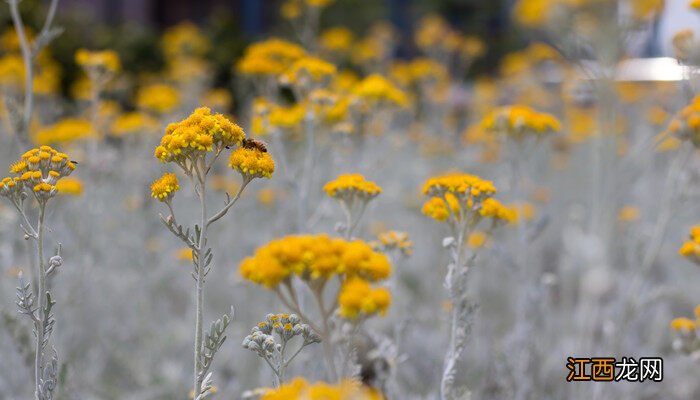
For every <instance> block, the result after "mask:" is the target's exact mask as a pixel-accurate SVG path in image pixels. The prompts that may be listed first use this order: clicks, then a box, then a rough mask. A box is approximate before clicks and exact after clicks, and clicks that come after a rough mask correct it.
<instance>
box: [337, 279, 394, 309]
mask: <svg viewBox="0 0 700 400" xmlns="http://www.w3.org/2000/svg"><path fill="white" fill-rule="evenodd" d="M389 305H391V292H389V290H388V289H386V288H372V287H371V286H370V284H369V282H367V281H366V280H364V279H360V278H351V279H348V280H347V281H345V283H343V285H342V286H341V288H340V293H339V294H338V306H339V313H340V315H341V316H342V317H343V318H347V319H356V318H357V317H359V316H363V317H368V316H371V315H373V314H376V313H379V314H380V315H384V314H385V313H386V310H387V309H388V308H389Z"/></svg>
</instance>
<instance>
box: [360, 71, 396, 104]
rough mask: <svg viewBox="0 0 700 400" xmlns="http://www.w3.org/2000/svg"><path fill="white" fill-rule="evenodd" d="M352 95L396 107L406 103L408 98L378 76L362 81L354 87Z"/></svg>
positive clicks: (373, 75)
mask: <svg viewBox="0 0 700 400" xmlns="http://www.w3.org/2000/svg"><path fill="white" fill-rule="evenodd" d="M353 94H355V95H356V96H358V97H360V98H361V99H364V100H367V101H376V102H388V103H392V104H395V105H398V106H404V105H406V104H407V103H408V98H407V97H406V94H405V93H404V92H403V91H401V89H399V88H397V87H396V86H394V85H393V84H392V83H391V82H389V80H387V79H386V78H384V77H383V76H381V75H378V74H372V75H369V76H368V77H366V78H365V79H363V80H362V81H361V82H360V83H358V84H357V86H355V88H354V90H353Z"/></svg>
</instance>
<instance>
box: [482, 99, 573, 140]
mask: <svg viewBox="0 0 700 400" xmlns="http://www.w3.org/2000/svg"><path fill="white" fill-rule="evenodd" d="M481 125H482V127H483V128H484V129H487V130H491V131H497V132H500V133H505V134H507V135H509V136H511V137H513V138H515V139H516V140H521V139H524V138H525V137H527V136H529V135H530V134H536V135H544V134H547V133H552V132H557V131H559V130H560V129H561V124H560V122H559V120H557V119H556V117H554V116H553V115H551V114H547V113H540V112H537V111H535V110H533V109H532V108H530V107H527V106H521V105H514V106H506V107H499V108H497V109H495V110H493V111H491V112H490V113H488V114H487V115H486V116H485V117H484V119H483V120H482V121H481Z"/></svg>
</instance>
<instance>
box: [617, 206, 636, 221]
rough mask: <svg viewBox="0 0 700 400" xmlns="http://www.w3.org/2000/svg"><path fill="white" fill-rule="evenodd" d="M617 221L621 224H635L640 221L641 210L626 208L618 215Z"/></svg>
mask: <svg viewBox="0 0 700 400" xmlns="http://www.w3.org/2000/svg"><path fill="white" fill-rule="evenodd" d="M617 219H618V220H619V221H621V222H633V221H636V220H638V219H639V208H637V207H634V206H624V207H622V208H621V209H620V212H619V213H618V214H617Z"/></svg>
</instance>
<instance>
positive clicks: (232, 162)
mask: <svg viewBox="0 0 700 400" xmlns="http://www.w3.org/2000/svg"><path fill="white" fill-rule="evenodd" d="M229 166H230V167H231V168H233V169H234V170H236V171H238V172H240V173H241V175H243V177H244V179H252V178H262V177H265V178H271V177H272V173H273V172H275V161H274V160H273V159H272V157H271V156H270V153H268V152H267V151H261V150H260V149H258V148H252V149H249V148H245V147H239V148H237V149H236V150H234V151H233V152H232V153H231V158H230V159H229Z"/></svg>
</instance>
